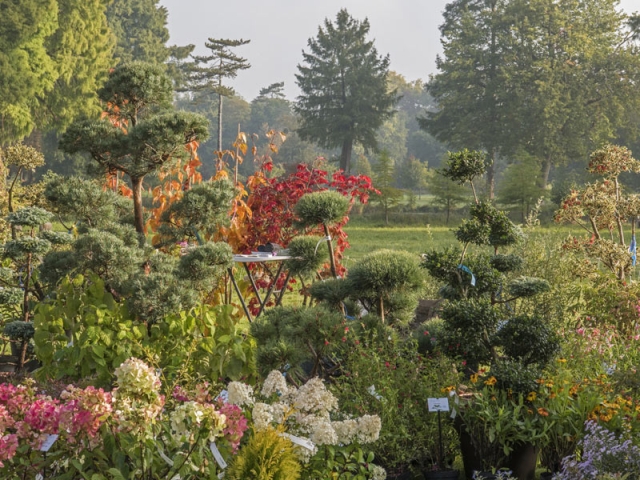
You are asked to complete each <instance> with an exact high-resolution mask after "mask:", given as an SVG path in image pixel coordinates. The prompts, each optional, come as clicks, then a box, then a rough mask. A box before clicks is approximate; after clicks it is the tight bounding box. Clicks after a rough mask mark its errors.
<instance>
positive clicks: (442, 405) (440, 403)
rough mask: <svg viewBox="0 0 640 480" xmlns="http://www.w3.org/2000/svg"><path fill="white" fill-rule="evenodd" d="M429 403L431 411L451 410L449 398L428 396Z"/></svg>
mask: <svg viewBox="0 0 640 480" xmlns="http://www.w3.org/2000/svg"><path fill="white" fill-rule="evenodd" d="M427 405H428V406H429V411H430V412H448V411H449V399H448V398H447V397H443V398H428V399H427Z"/></svg>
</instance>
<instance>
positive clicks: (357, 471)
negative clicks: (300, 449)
mask: <svg viewBox="0 0 640 480" xmlns="http://www.w3.org/2000/svg"><path fill="white" fill-rule="evenodd" d="M374 458H375V455H374V454H373V452H371V451H368V452H367V451H363V450H362V448H361V447H359V446H358V445H355V444H351V445H345V446H340V445H336V446H334V445H323V446H322V447H320V449H319V452H318V453H316V454H315V455H314V456H313V457H311V461H310V462H309V464H307V465H305V472H304V475H305V477H304V478H307V479H309V480H324V479H325V478H338V479H340V480H342V479H344V480H367V479H371V478H375V476H374V472H375V465H374V464H373V459H374Z"/></svg>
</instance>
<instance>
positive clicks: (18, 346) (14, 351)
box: [9, 341, 22, 358]
mask: <svg viewBox="0 0 640 480" xmlns="http://www.w3.org/2000/svg"><path fill="white" fill-rule="evenodd" d="M9 345H10V346H11V355H13V356H14V357H18V358H20V354H21V353H22V342H18V341H13V342H10V343H9Z"/></svg>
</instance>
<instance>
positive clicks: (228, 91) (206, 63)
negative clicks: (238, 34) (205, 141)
mask: <svg viewBox="0 0 640 480" xmlns="http://www.w3.org/2000/svg"><path fill="white" fill-rule="evenodd" d="M250 41H251V40H242V39H240V40H228V39H222V38H209V40H208V41H207V42H205V46H206V47H207V48H208V49H209V50H211V55H199V56H194V57H193V59H194V62H193V63H192V65H191V66H190V72H189V80H188V82H187V87H185V90H190V91H192V92H201V93H202V92H204V93H214V94H215V95H216V96H217V97H218V145H217V149H218V151H220V150H222V99H223V98H224V97H232V96H234V95H235V91H234V89H233V88H232V87H230V86H228V85H224V84H223V80H224V79H225V78H231V79H232V78H235V77H236V76H237V75H238V71H240V70H246V69H248V68H251V65H250V64H249V62H248V61H247V59H246V58H243V57H239V56H238V55H236V54H235V53H234V52H233V51H231V49H232V48H235V47H240V46H242V45H246V44H247V43H249V42H250Z"/></svg>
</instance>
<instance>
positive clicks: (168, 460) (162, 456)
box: [158, 448, 173, 467]
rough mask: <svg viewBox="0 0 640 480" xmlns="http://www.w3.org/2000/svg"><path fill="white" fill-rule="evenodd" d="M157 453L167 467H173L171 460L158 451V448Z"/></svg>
mask: <svg viewBox="0 0 640 480" xmlns="http://www.w3.org/2000/svg"><path fill="white" fill-rule="evenodd" d="M158 453H159V454H160V458H161V459H163V460H164V461H165V462H167V465H169V466H170V467H173V460H171V459H170V458H169V457H167V456H166V455H165V453H164V452H163V451H162V450H160V448H158Z"/></svg>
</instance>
